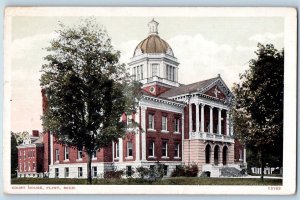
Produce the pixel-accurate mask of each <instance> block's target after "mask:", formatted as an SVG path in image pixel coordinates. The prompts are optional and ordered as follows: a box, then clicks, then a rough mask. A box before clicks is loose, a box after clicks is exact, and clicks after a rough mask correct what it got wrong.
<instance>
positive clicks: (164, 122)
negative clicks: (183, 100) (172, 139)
mask: <svg viewBox="0 0 300 200" xmlns="http://www.w3.org/2000/svg"><path fill="white" fill-rule="evenodd" d="M161 130H163V131H167V116H162V118H161Z"/></svg>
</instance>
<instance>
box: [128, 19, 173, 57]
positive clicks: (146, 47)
mask: <svg viewBox="0 0 300 200" xmlns="http://www.w3.org/2000/svg"><path fill="white" fill-rule="evenodd" d="M157 26H158V22H156V21H154V19H152V21H150V22H149V23H148V27H149V29H150V32H149V36H148V37H147V38H146V39H144V40H142V41H141V42H140V43H139V44H138V45H137V46H136V48H135V50H134V55H133V56H137V55H140V54H143V53H165V54H169V55H171V56H174V55H173V51H172V48H171V47H170V45H169V44H168V43H167V42H166V41H165V40H163V39H161V38H160V37H159V35H158V32H157Z"/></svg>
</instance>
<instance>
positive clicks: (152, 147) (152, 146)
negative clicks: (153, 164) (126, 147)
mask: <svg viewBox="0 0 300 200" xmlns="http://www.w3.org/2000/svg"><path fill="white" fill-rule="evenodd" d="M154 145H155V143H154V142H153V141H151V142H150V143H149V152H148V153H149V156H154Z"/></svg>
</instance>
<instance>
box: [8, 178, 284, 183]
mask: <svg viewBox="0 0 300 200" xmlns="http://www.w3.org/2000/svg"><path fill="white" fill-rule="evenodd" d="M11 182H12V184H26V185H29V184H38V185H42V184H47V185H48V184H49V185H50V184H54V185H84V184H87V181H86V179H64V178H59V179H58V178H15V179H12V181H11ZM93 184H94V185H282V180H281V179H268V178H265V179H264V182H261V180H260V179H257V178H197V177H193V178H191V177H189V178H187V177H176V178H167V179H163V180H156V181H150V180H144V179H132V178H128V179H94V180H93Z"/></svg>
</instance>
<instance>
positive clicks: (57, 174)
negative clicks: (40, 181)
mask: <svg viewBox="0 0 300 200" xmlns="http://www.w3.org/2000/svg"><path fill="white" fill-rule="evenodd" d="M58 177H59V169H58V168H55V178H58Z"/></svg>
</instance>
